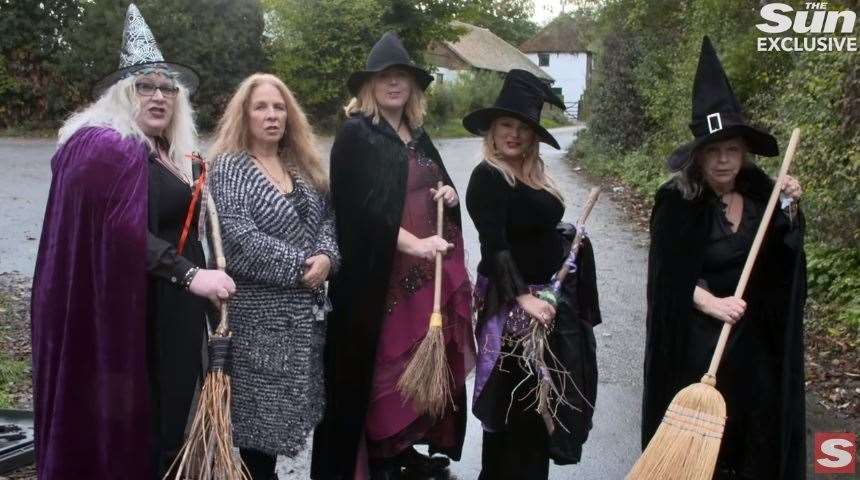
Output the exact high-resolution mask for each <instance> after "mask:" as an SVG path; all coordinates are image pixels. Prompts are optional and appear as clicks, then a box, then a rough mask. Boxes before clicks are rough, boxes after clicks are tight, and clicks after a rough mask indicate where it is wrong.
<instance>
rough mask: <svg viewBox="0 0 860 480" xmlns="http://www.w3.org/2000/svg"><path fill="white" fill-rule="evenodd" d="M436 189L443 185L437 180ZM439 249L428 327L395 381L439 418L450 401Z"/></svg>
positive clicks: (440, 211) (439, 208) (439, 207)
mask: <svg viewBox="0 0 860 480" xmlns="http://www.w3.org/2000/svg"><path fill="white" fill-rule="evenodd" d="M436 188H437V189H439V188H442V182H439V183H438V185H437V187H436ZM442 202H443V200H442V197H441V196H440V197H439V200H437V202H436V234H437V235H439V236H440V237H441V236H442V222H443V218H444V213H445V210H444V209H445V206H444V204H443V203H442ZM441 301H442V253H441V252H436V272H435V276H434V285H433V313H432V314H431V315H430V328H429V329H428V330H427V335H426V336H425V337H424V339H423V340H422V341H421V343H420V344H419V345H418V348H417V349H416V350H415V354H414V355H413V356H412V359H411V360H409V363H408V364H406V369H405V370H404V371H403V375H402V376H401V377H400V380H398V382H397V390H398V391H399V392H400V393H401V394H402V395H403V399H404V400H405V401H408V402H411V403H412V405H413V407H414V408H415V410H416V411H418V412H419V413H423V414H428V415H430V416H432V417H433V418H441V417H442V415H443V414H444V413H445V408H446V407H447V405H448V402H451V403H452V404H453V397H452V396H451V382H452V379H453V375H452V374H451V370H450V369H449V368H448V360H447V358H445V336H444V335H443V333H442V306H441Z"/></svg>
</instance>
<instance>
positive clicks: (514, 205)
mask: <svg viewBox="0 0 860 480" xmlns="http://www.w3.org/2000/svg"><path fill="white" fill-rule="evenodd" d="M466 206H467V208H468V210H469V214H470V215H471V217H472V219H473V220H474V222H475V228H476V229H477V230H478V235H479V239H480V242H481V262H480V263H479V265H478V273H479V279H478V285H477V286H476V290H477V292H476V293H477V296H478V297H479V298H478V302H479V303H478V306H477V308H478V326H477V330H478V332H477V336H478V349H479V361H478V364H479V367H478V368H479V371H478V374H477V375H478V377H476V385H478V384H479V383H480V384H481V386H482V388H481V389H480V391H479V390H478V387H477V386H476V393H475V398H474V406H473V412H474V413H475V415H476V416H477V417H478V418H479V419H480V420H481V422H482V424H483V426H484V439H483V452H482V471H481V477H480V478H481V479H485V480H489V479H492V480H500V479H511V480H513V479H523V478H528V479H541V478H547V476H548V474H549V460H550V459H552V460H553V461H554V462H555V463H557V464H560V465H564V464H570V463H576V462H578V461H579V459H580V456H581V453H582V444H583V443H584V442H585V440H586V439H587V437H588V431H589V430H590V429H591V415H592V408H591V406H593V404H594V401H595V397H596V393H597V361H596V345H595V339H594V333H593V330H592V328H593V326H594V325H596V324H597V323H599V322H600V312H599V307H598V302H597V290H596V287H595V273H594V260H593V252H592V250H591V247H590V244H589V243H588V242H585V243H584V244H583V248H582V249H581V250H580V253H579V258H578V263H577V265H578V270H577V272H576V273H575V274H571V275H570V276H569V277H568V279H567V280H566V281H565V282H564V285H563V287H562V292H561V296H560V297H561V298H560V299H559V305H558V308H557V313H556V319H555V329H554V330H553V332H552V333H551V334H550V340H549V341H550V347H551V349H552V350H553V352H554V353H555V354H556V355H558V357H559V358H560V360H561V363H562V365H564V368H565V369H566V370H568V372H569V373H570V374H571V376H572V378H573V380H574V382H575V383H576V385H577V386H578V388H579V389H580V391H581V392H582V393H583V394H584V397H585V398H583V395H580V394H579V393H578V392H575V391H573V388H572V387H569V388H568V389H567V390H566V391H565V398H566V399H567V400H568V401H569V402H571V403H572V404H573V405H576V406H577V407H578V408H579V409H580V410H581V411H580V412H577V411H574V410H572V409H570V408H568V407H561V408H560V409H559V421H560V422H561V423H563V424H564V425H565V427H566V428H567V430H569V431H565V429H562V428H556V430H555V433H554V434H553V435H552V436H551V437H550V436H549V435H548V434H547V430H546V427H545V426H544V423H543V420H542V419H541V417H540V415H538V414H537V413H536V412H535V410H534V407H533V406H532V407H529V403H531V401H532V400H533V399H532V398H529V399H528V400H525V401H522V400H518V401H516V402H515V403H514V405H513V407H512V408H511V409H510V413H508V411H507V410H508V405H509V402H510V398H511V393H512V391H513V389H514V387H515V386H516V385H517V384H518V383H519V382H520V381H521V380H522V379H523V378H524V377H525V375H526V374H525V372H524V370H523V369H522V368H521V367H520V366H519V364H518V363H517V362H516V360H514V359H513V358H510V357H508V358H504V357H505V354H509V353H515V352H512V348H513V347H512V346H511V345H510V344H502V345H501V346H500V349H499V350H500V352H501V353H500V352H499V351H493V349H492V348H490V349H488V348H484V347H486V345H487V343H486V340H487V339H488V338H487V337H488V335H490V334H488V333H487V332H488V331H490V330H492V329H493V328H494V327H491V326H490V324H498V322H501V321H503V319H501V318H500V317H504V316H506V312H507V311H508V310H509V309H510V308H511V306H512V305H513V304H514V303H515V302H516V297H517V296H519V295H521V294H524V293H528V292H529V285H539V284H547V283H549V281H550V278H551V277H552V275H553V274H554V273H555V272H556V271H558V269H559V267H560V266H561V264H562V262H563V261H564V259H565V258H566V257H567V255H568V253H569V251H570V241H571V240H572V235H571V233H572V232H570V231H568V232H567V235H565V234H564V233H563V232H562V231H560V230H559V228H558V227H559V222H560V220H561V217H562V215H563V213H564V205H563V204H562V203H561V202H560V201H559V200H558V199H557V198H556V197H554V196H553V195H552V194H550V193H549V192H547V191H546V190H538V189H534V188H531V187H529V186H528V185H525V184H523V183H522V182H517V183H516V185H515V186H513V187H511V186H510V184H508V183H507V182H506V181H505V179H504V177H503V175H502V174H501V172H500V171H498V170H496V169H495V168H494V167H492V166H491V165H489V164H488V163H487V162H482V163H481V164H479V165H478V166H477V167H476V168H475V170H474V171H473V172H472V177H471V179H470V181H469V187H468V190H467V192H466ZM485 285H486V288H485V287H484V286H485ZM481 292H485V293H481ZM501 363H503V364H504V365H503V366H504V368H500V367H501V365H500V364H501ZM488 365H491V368H492V370H491V371H490V373H489V374H487V373H486V372H487V371H488V370H487V366H488ZM484 382H485V383H484ZM556 384H557V385H558V384H559V382H558V381H557V382H556ZM534 385H535V380H534V378H532V379H530V380H527V383H526V384H524V385H523V386H521V387H519V389H518V390H517V392H518V393H517V397H522V394H524V393H525V392H527V391H529V390H530V389H531V388H532V387H533V386H534ZM586 400H587V402H586ZM589 404H590V405H589Z"/></svg>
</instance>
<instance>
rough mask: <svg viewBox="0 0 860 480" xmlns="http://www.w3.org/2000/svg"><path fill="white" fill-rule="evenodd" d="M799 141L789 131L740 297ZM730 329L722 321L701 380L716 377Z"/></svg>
mask: <svg viewBox="0 0 860 480" xmlns="http://www.w3.org/2000/svg"><path fill="white" fill-rule="evenodd" d="M799 142H800V129H799V128H795V129H794V130H793V131H792V132H791V139H790V140H789V141H788V148H787V149H786V150H785V157H784V158H783V160H782V166H781V167H780V168H779V175H778V176H777V177H776V183H774V185H773V191H771V192H770V198H769V199H768V200H767V208H765V210H764V215H762V217H761V223H760V224H759V226H758V230H757V231H756V233H755V239H754V240H753V244H752V247H751V248H750V253H749V255H747V261H746V263H745V264H744V269H743V271H742V273H741V278H740V280H739V281H738V286H737V288H735V296H736V297H738V298H740V297H743V295H744V291H745V290H746V288H747V282H748V281H749V279H750V274H751V273H752V269H753V266H754V265H755V260H756V257H757V256H758V251H759V249H760V248H761V244H762V242H763V241H764V235H765V232H767V228H768V226H769V225H770V219H771V217H772V216H773V211H774V210H775V209H776V201H777V200H778V199H779V192H780V191H781V190H782V183H783V181H785V176H786V174H787V173H788V167H790V166H791V162H792V160H794V152H795V151H796V150H797V144H798V143H799ZM731 330H732V324H730V323H723V329H722V331H720V339H719V341H718V342H717V348H716V349H715V350H714V355H713V356H712V357H711V365H710V366H709V367H708V373H706V374H705V376H704V377H702V381H703V382H705V381H708V379H709V377H710V381H711V382H715V379H716V377H717V367H719V366H720V360H722V358H723V352H724V351H725V348H726V342H728V340H729V333H730V332H731Z"/></svg>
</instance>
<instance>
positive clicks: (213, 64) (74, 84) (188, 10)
mask: <svg viewBox="0 0 860 480" xmlns="http://www.w3.org/2000/svg"><path fill="white" fill-rule="evenodd" d="M136 3H137V5H138V7H139V8H140V10H141V12H142V13H143V16H144V18H146V21H147V23H148V24H149V26H150V27H151V28H152V30H153V33H154V34H155V37H156V39H157V40H158V41H159V46H160V47H161V49H162V53H163V54H164V56H165V58H166V59H167V60H168V61H174V62H178V63H183V64H186V65H189V66H191V67H192V68H194V69H195V70H196V71H197V72H198V73H199V74H200V77H201V85H200V89H199V90H198V92H197V94H196V95H195V97H194V99H193V100H194V102H195V104H196V106H197V111H198V121H199V123H200V125H201V126H202V127H203V128H208V127H211V126H212V125H213V124H214V122H215V120H216V118H215V117H216V115H217V113H218V112H220V111H221V110H222V107H223V105H224V103H225V102H226V100H227V99H228V98H229V95H230V94H231V93H232V90H233V89H234V88H235V86H236V85H237V84H238V82H239V81H241V80H242V79H243V78H244V77H245V76H247V75H249V74H251V73H253V72H255V71H258V70H261V69H264V68H265V66H266V57H265V54H264V51H263V46H262V33H263V15H262V10H261V7H260V5H259V2H258V0H140V1H138V2H136ZM127 6H128V1H127V0H100V1H98V2H90V1H84V0H65V1H61V0H53V1H41V2H29V1H28V2H18V1H15V2H0V31H3V32H4V33H3V43H2V47H0V56H2V59H3V60H4V61H3V66H2V67H0V128H3V127H7V128H8V127H19V126H21V124H26V125H33V126H42V127H47V126H51V124H56V123H58V122H59V121H60V120H62V118H63V117H65V116H66V115H67V114H68V113H70V112H71V111H73V110H75V109H77V108H79V107H81V106H82V105H85V104H86V103H88V102H89V101H91V100H92V98H91V97H90V91H91V88H92V85H93V84H94V83H95V82H96V81H98V80H99V79H101V78H102V77H103V76H105V75H107V74H108V73H110V72H112V71H113V70H115V69H116V67H117V64H118V63H119V48H120V43H121V38H122V26H123V19H124V16H125V11H126V7H127ZM7 32H9V34H8V35H7ZM7 77H8V79H10V80H11V81H7ZM4 87H5V88H4Z"/></svg>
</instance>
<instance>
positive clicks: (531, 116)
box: [463, 69, 564, 149]
mask: <svg viewBox="0 0 860 480" xmlns="http://www.w3.org/2000/svg"><path fill="white" fill-rule="evenodd" d="M544 102H547V103H550V104H552V105H555V106H556V107H558V108H560V109H562V110H564V102H562V101H561V99H560V98H558V96H557V95H556V94H555V93H553V92H552V89H550V88H549V84H547V83H544V82H543V81H542V80H541V79H539V78H538V77H536V76H535V75H534V74H533V73H531V72H528V71H526V70H520V69H513V70H511V71H510V72H508V74H507V75H506V76H505V83H504V84H502V90H501V91H500V92H499V96H498V97H496V102H495V103H493V106H492V107H487V108H480V109H478V110H475V111H474V112H472V113H470V114H468V115H466V116H465V117H463V127H465V128H466V130H468V131H470V132H472V133H474V134H475V135H485V134H486V133H487V130H489V129H490V125H492V123H493V120H495V119H497V118H499V117H514V118H517V119H519V120H521V121H522V122H524V123H526V124H527V125H528V126H530V127H531V128H532V130H534V132H535V134H536V135H537V137H538V140H539V141H541V142H544V143H546V144H547V145H550V146H552V147H553V148H555V149H558V148H559V146H558V141H556V139H555V137H553V136H552V135H551V134H550V133H549V132H548V131H547V130H546V129H545V128H543V127H542V126H541V125H540V114H541V110H543V104H544Z"/></svg>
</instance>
